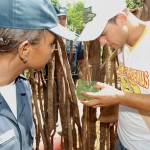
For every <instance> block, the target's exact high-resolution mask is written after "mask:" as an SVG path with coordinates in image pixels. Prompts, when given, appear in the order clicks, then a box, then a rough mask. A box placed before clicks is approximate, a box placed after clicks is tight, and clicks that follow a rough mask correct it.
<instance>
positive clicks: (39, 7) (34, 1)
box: [0, 0, 76, 40]
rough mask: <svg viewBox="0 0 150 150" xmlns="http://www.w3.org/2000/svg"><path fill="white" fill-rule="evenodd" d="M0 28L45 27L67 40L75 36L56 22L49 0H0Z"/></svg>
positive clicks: (55, 15)
mask: <svg viewBox="0 0 150 150" xmlns="http://www.w3.org/2000/svg"><path fill="white" fill-rule="evenodd" d="M0 28H13V29H31V30H32V29H35V30H36V29H47V30H49V31H50V32H52V33H54V34H56V35H58V36H61V37H63V38H65V39H68V40H74V39H75V37H76V36H75V34H74V33H73V32H72V31H70V30H69V29H67V28H65V27H63V26H62V25H60V24H59V23H58V21H57V14H56V12H55V9H54V7H53V6H52V4H51V3H50V2H49V0H0Z"/></svg>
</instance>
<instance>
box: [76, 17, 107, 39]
mask: <svg viewBox="0 0 150 150" xmlns="http://www.w3.org/2000/svg"><path fill="white" fill-rule="evenodd" d="M107 22H108V19H107V18H99V17H95V18H94V19H93V20H92V21H91V22H89V23H87V24H86V25H85V27H84V29H83V31H82V33H81V34H80V36H79V38H78V41H92V40H95V39H96V38H97V37H99V36H100V35H101V33H102V32H103V30H104V28H105V26H106V24H107Z"/></svg>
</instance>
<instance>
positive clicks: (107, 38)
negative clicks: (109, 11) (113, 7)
mask: <svg viewBox="0 0 150 150" xmlns="http://www.w3.org/2000/svg"><path fill="white" fill-rule="evenodd" d="M128 34H129V31H128V26H127V24H126V22H125V19H124V20H123V19H122V18H121V17H118V18H117V19H116V22H115V23H112V22H108V23H107V25H106V27H105V29H104V31H103V32H102V34H101V35H100V36H99V37H98V40H99V41H100V43H101V44H102V45H105V44H107V45H108V46H110V47H111V48H113V49H118V48H121V47H122V46H123V45H124V44H125V43H126V42H127V40H128Z"/></svg>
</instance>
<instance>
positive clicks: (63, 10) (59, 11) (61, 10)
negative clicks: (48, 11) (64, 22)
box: [54, 6, 66, 17]
mask: <svg viewBox="0 0 150 150" xmlns="http://www.w3.org/2000/svg"><path fill="white" fill-rule="evenodd" d="M54 8H55V11H56V13H57V16H58V17H59V16H66V7H62V6H54Z"/></svg>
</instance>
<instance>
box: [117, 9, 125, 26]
mask: <svg viewBox="0 0 150 150" xmlns="http://www.w3.org/2000/svg"><path fill="white" fill-rule="evenodd" d="M116 21H117V24H118V25H125V24H126V23H127V15H126V14H125V13H124V12H121V13H119V14H118V15H117V18H116Z"/></svg>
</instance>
